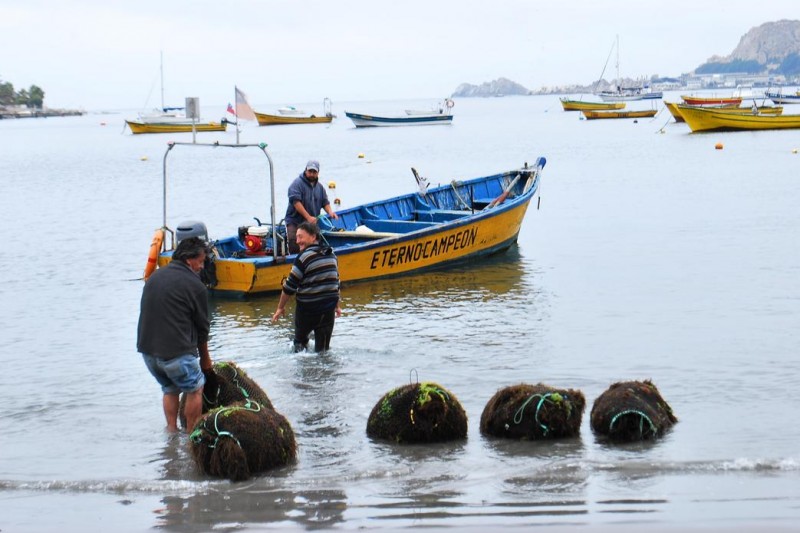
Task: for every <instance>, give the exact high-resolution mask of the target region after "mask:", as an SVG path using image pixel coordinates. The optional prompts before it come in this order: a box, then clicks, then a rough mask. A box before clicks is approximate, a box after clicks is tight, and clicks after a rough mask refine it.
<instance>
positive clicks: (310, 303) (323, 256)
mask: <svg viewBox="0 0 800 533" xmlns="http://www.w3.org/2000/svg"><path fill="white" fill-rule="evenodd" d="M319 236H320V233H319V228H318V227H317V225H316V224H314V223H313V222H303V223H302V224H300V226H298V228H297V245H298V246H299V248H300V250H301V253H300V254H299V255H298V256H297V258H296V259H295V260H294V265H292V271H291V272H290V273H289V277H287V278H286V281H284V282H283V290H282V291H281V297H280V300H279V301H278V309H277V310H276V311H275V314H274V315H272V322H273V323H274V322H277V321H278V319H279V318H280V317H281V315H283V314H284V312H285V311H284V309H285V307H286V302H288V301H289V297H290V296H291V295H293V294H294V295H296V297H297V307H296V308H295V312H294V351H295V352H299V351H301V350H305V349H306V347H307V346H308V337H309V334H310V333H311V332H312V331H313V332H314V351H315V352H324V351H327V350H328V348H329V347H330V344H331V335H333V323H334V321H335V320H336V318H338V317H340V316H342V308H341V307H340V306H339V263H338V261H337V260H336V256H335V255H334V254H333V250H332V249H331V248H330V247H329V246H323V245H321V244H320V243H319Z"/></svg>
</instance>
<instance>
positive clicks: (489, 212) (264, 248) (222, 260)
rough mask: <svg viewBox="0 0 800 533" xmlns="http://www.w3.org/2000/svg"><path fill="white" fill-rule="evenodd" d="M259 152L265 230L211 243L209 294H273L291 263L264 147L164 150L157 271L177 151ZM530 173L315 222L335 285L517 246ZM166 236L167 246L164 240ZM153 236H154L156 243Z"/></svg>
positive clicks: (534, 186)
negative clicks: (333, 262) (265, 185)
mask: <svg viewBox="0 0 800 533" xmlns="http://www.w3.org/2000/svg"><path fill="white" fill-rule="evenodd" d="M182 145H188V146H193V147H198V146H209V147H214V148H219V147H232V148H246V147H253V148H257V149H260V150H261V151H262V152H263V153H264V155H265V156H266V158H267V161H268V164H269V187H270V202H271V205H270V222H269V224H259V225H256V226H241V227H240V228H239V230H238V233H237V234H235V235H232V236H229V237H224V238H221V239H216V240H213V241H211V242H212V244H213V249H214V254H213V256H214V265H215V271H216V279H215V280H214V281H212V282H211V283H210V290H211V292H212V294H216V295H222V296H234V297H237V296H245V295H251V294H262V293H271V292H278V291H280V290H281V282H282V280H283V279H284V278H285V277H286V276H287V275H288V273H289V270H290V269H291V266H292V263H293V261H294V258H295V255H289V254H288V253H287V252H286V228H285V226H284V225H283V221H278V220H277V219H276V215H275V180H274V170H273V163H272V158H271V157H270V154H269V153H268V152H267V150H266V144H263V143H262V144H247V145H241V144H220V143H213V144H199V143H197V144H195V143H169V144H168V148H167V151H166V153H165V154H164V163H163V192H164V202H163V225H162V227H161V228H160V229H159V230H158V231H159V232H160V240H157V239H154V242H159V243H162V242H163V246H162V249H160V252H159V253H158V257H157V261H156V262H157V264H158V266H159V267H163V266H165V265H166V264H167V263H169V261H170V260H171V258H172V251H173V250H174V247H175V245H176V242H175V241H176V232H175V231H174V230H172V229H171V228H169V227H168V226H167V200H166V199H167V157H168V155H169V154H170V152H171V151H172V150H173V149H174V148H175V147H177V146H182ZM545 163H546V161H545V158H544V157H539V158H538V159H536V161H535V163H534V164H533V165H532V166H528V164H527V163H525V164H524V165H523V166H522V167H521V168H519V169H515V170H509V171H506V172H501V173H499V174H494V175H491V176H486V177H481V178H475V179H471V180H466V181H458V182H457V181H453V182H451V183H449V184H447V185H442V186H438V187H435V188H431V189H427V188H424V189H423V188H422V187H421V188H420V192H417V193H412V194H406V195H403V196H398V197H395V198H390V199H388V200H381V201H376V202H372V203H368V204H364V205H361V206H357V207H352V208H349V209H344V210H341V211H338V212H337V215H338V217H339V218H338V219H335V220H332V219H329V218H327V217H325V216H320V217H319V219H318V224H319V226H320V229H321V230H322V236H323V238H324V240H325V241H326V242H327V243H328V244H329V245H330V246H331V247H332V248H333V250H334V252H335V253H336V255H337V257H338V260H339V274H340V278H341V280H342V282H354V281H360V280H367V279H374V278H381V277H390V276H399V275H406V274H414V273H418V272H420V271H424V270H427V269H432V268H438V267H442V266H444V265H449V264H453V263H457V262H461V261H467V260H471V259H476V258H480V257H484V256H488V255H491V254H494V253H497V252H500V251H503V250H505V249H507V248H509V247H511V246H512V245H513V244H514V243H515V242H516V240H517V236H518V234H519V231H520V227H521V225H522V220H523V218H524V216H525V213H526V211H527V209H528V205H529V203H530V201H531V199H532V198H533V197H534V196H535V195H536V194H537V192H538V190H539V180H540V174H541V171H542V169H543V168H544V166H545ZM167 234H168V235H169V236H170V239H169V241H170V242H169V243H167V239H165V238H164V237H165V236H166V235H167ZM158 235H159V234H158V233H157V236H158Z"/></svg>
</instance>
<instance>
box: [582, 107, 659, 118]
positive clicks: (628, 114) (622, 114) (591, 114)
mask: <svg viewBox="0 0 800 533" xmlns="http://www.w3.org/2000/svg"><path fill="white" fill-rule="evenodd" d="M581 113H583V116H584V117H586V119H587V120H594V119H602V118H649V117H654V116H656V113H657V111H656V110H655V109H643V110H640V111H591V110H584V111H581Z"/></svg>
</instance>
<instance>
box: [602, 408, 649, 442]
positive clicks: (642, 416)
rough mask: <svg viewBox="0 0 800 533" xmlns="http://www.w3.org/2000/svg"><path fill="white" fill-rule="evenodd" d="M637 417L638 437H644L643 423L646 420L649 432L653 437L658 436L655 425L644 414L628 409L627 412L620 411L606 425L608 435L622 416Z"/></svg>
mask: <svg viewBox="0 0 800 533" xmlns="http://www.w3.org/2000/svg"><path fill="white" fill-rule="evenodd" d="M630 414H634V415H639V417H640V418H639V435H640V436H641V435H644V431H643V430H644V421H645V420H647V423H648V424H650V431H652V432H653V435H658V429H657V428H656V425H655V424H653V421H652V420H650V417H649V416H647V415H646V414H644V413H643V412H641V411H639V410H638V409H628V410H627V411H622V412H621V413H617V414H616V415H614V418H612V419H611V422H610V423H609V424H608V431H609V433H610V432H611V431H613V430H614V424H615V423H616V421H617V419H618V418H619V417H621V416H623V415H630Z"/></svg>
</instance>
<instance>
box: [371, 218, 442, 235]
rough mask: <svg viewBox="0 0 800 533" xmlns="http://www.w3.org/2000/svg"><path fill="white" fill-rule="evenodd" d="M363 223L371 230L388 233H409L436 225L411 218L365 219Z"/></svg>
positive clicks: (436, 224)
mask: <svg viewBox="0 0 800 533" xmlns="http://www.w3.org/2000/svg"><path fill="white" fill-rule="evenodd" d="M364 225H365V226H367V227H368V228H369V229H371V230H372V231H377V232H390V233H409V232H412V231H417V230H420V229H424V228H429V227H431V226H438V225H439V224H438V223H436V222H417V221H413V220H365V221H364Z"/></svg>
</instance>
